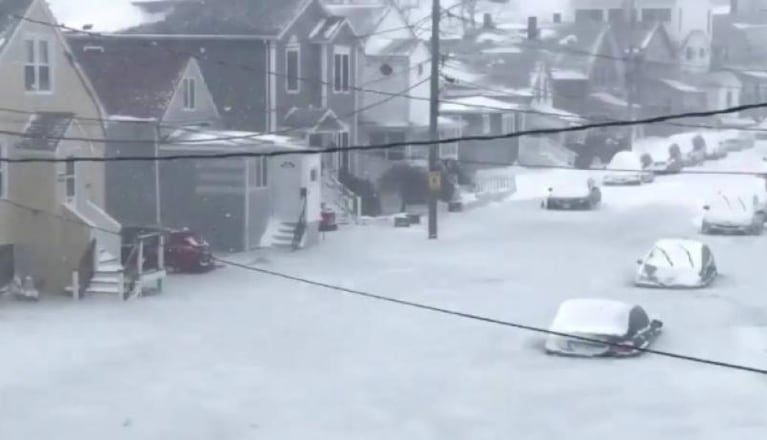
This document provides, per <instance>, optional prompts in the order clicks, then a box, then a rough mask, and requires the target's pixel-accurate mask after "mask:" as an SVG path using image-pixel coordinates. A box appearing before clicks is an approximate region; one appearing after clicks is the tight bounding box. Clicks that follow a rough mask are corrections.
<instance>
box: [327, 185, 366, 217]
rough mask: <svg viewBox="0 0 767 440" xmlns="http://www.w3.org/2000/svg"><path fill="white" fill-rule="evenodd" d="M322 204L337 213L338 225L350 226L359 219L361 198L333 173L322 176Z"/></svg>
mask: <svg viewBox="0 0 767 440" xmlns="http://www.w3.org/2000/svg"><path fill="white" fill-rule="evenodd" d="M322 203H324V204H325V206H327V207H329V208H331V209H333V210H334V211H335V212H336V223H338V224H339V225H348V224H350V223H355V222H357V220H358V219H359V216H360V213H359V210H360V209H361V206H362V201H361V200H360V197H359V196H357V195H356V194H354V193H353V192H352V191H350V190H349V189H348V188H346V187H345V186H344V185H343V184H342V183H341V182H339V181H338V179H337V178H336V177H335V176H333V175H332V174H331V173H323V176H322Z"/></svg>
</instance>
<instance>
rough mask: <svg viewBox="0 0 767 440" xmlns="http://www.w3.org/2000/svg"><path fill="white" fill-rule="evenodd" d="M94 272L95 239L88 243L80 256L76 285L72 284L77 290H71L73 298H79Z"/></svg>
mask: <svg viewBox="0 0 767 440" xmlns="http://www.w3.org/2000/svg"><path fill="white" fill-rule="evenodd" d="M95 274H96V239H92V240H91V241H90V243H88V247H87V248H86V249H85V252H84V253H83V256H82V257H80V264H79V265H78V267H77V286H73V288H76V289H77V291H76V292H73V293H74V294H75V298H81V297H82V296H83V295H85V291H86V290H87V289H88V286H90V284H91V281H93V276H94V275H95Z"/></svg>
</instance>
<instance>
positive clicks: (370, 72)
mask: <svg viewBox="0 0 767 440" xmlns="http://www.w3.org/2000/svg"><path fill="white" fill-rule="evenodd" d="M384 64H388V65H389V66H391V69H392V74H391V75H388V76H384V75H383V74H382V73H381V66H382V65H384ZM360 66H362V69H361V70H362V75H361V77H362V78H364V80H363V81H364V82H363V84H364V85H363V88H365V89H368V90H374V91H376V92H384V93H402V92H403V91H405V90H407V89H408V87H409V86H410V83H409V81H410V78H409V72H407V69H408V68H409V63H408V59H407V58H406V57H366V58H365V59H364V60H362V61H361V62H360ZM361 94H362V107H363V108H364V109H365V110H364V112H363V113H362V115H361V117H362V118H363V119H364V120H365V121H373V122H378V123H384V122H385V123H387V124H397V125H406V124H407V122H408V120H409V116H410V100H409V99H407V98H406V97H404V96H401V97H392V96H388V95H384V94H382V93H375V92H367V91H366V92H361ZM427 105H428V102H427ZM426 112H427V114H426V116H427V117H428V108H427V110H426Z"/></svg>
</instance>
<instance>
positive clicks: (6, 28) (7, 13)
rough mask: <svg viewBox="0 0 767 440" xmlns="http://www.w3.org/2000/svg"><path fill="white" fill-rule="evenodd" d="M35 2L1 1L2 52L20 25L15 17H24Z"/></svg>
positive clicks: (0, 44)
mask: <svg viewBox="0 0 767 440" xmlns="http://www.w3.org/2000/svg"><path fill="white" fill-rule="evenodd" d="M32 2H34V0H0V51H2V50H3V48H4V47H5V45H6V43H7V42H8V41H9V40H10V39H11V36H12V35H13V31H14V30H16V27H17V26H18V24H19V20H18V19H16V18H14V17H13V16H14V15H18V16H23V15H25V14H26V12H27V9H29V7H30V6H32Z"/></svg>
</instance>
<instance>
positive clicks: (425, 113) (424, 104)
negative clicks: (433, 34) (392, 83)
mask: <svg viewBox="0 0 767 440" xmlns="http://www.w3.org/2000/svg"><path fill="white" fill-rule="evenodd" d="M419 66H420V67H419ZM410 68H411V69H412V70H410V87H412V89H410V91H409V92H408V94H409V95H410V96H412V97H414V98H420V99H410V100H409V103H410V112H409V114H410V121H411V122H412V123H414V124H417V125H427V124H428V123H429V105H430V104H429V101H428V100H427V98H429V96H430V94H431V86H430V84H429V81H428V78H430V76H431V52H430V51H429V49H428V48H427V47H426V45H424V44H421V45H419V46H418V47H417V48H416V49H415V50H414V51H413V53H412V54H410Z"/></svg>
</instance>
